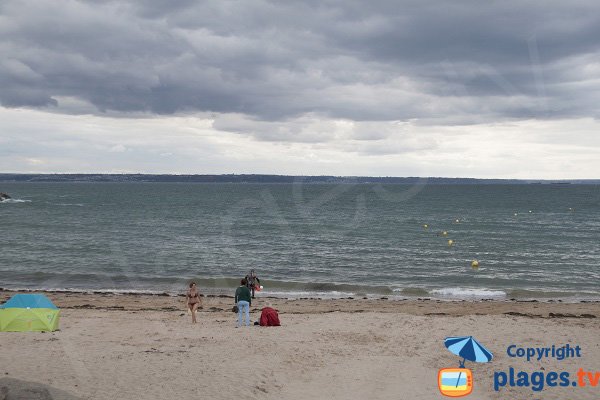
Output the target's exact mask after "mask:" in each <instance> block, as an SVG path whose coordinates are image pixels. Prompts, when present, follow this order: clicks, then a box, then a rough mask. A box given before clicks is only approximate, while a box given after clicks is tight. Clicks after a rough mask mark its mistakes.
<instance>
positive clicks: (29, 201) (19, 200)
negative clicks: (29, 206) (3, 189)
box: [0, 199, 31, 204]
mask: <svg viewBox="0 0 600 400" xmlns="http://www.w3.org/2000/svg"><path fill="white" fill-rule="evenodd" d="M5 203H7V204H11V203H13V204H14V203H31V200H21V199H6V200H2V201H0V204H5Z"/></svg>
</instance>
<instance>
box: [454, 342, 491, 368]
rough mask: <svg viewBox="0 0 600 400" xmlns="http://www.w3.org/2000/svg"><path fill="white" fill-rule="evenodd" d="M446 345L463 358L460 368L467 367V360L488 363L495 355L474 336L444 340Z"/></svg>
mask: <svg viewBox="0 0 600 400" xmlns="http://www.w3.org/2000/svg"><path fill="white" fill-rule="evenodd" d="M444 345H445V346H446V348H447V349H448V350H450V352H451V353H452V354H456V355H457V356H460V357H462V358H463V360H462V361H461V362H460V368H464V367H465V361H466V360H469V361H473V362H479V363H486V362H490V361H492V358H494V355H493V354H492V353H491V352H490V351H489V350H488V349H486V348H485V347H483V346H482V345H481V344H479V342H477V340H475V339H474V338H473V336H458V337H448V338H446V339H445V340H444Z"/></svg>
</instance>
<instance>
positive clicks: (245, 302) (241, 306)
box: [235, 278, 252, 327]
mask: <svg viewBox="0 0 600 400" xmlns="http://www.w3.org/2000/svg"><path fill="white" fill-rule="evenodd" d="M241 284H242V285H241V286H240V287H238V288H237V289H236V291H235V303H236V304H237V306H238V325H237V326H238V327H240V326H242V313H243V312H244V310H245V311H246V326H250V306H251V305H252V295H251V294H250V289H248V287H247V286H246V285H247V284H248V281H247V280H246V279H245V278H244V279H242V281H241Z"/></svg>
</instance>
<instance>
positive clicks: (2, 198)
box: [0, 192, 10, 201]
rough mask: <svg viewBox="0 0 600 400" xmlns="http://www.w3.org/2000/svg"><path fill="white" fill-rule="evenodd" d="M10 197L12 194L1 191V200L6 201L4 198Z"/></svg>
mask: <svg viewBox="0 0 600 400" xmlns="http://www.w3.org/2000/svg"><path fill="white" fill-rule="evenodd" d="M8 199H10V196H9V195H8V194H6V193H2V192H0V201H4V200H8Z"/></svg>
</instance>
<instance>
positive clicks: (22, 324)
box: [0, 294, 60, 332]
mask: <svg viewBox="0 0 600 400" xmlns="http://www.w3.org/2000/svg"><path fill="white" fill-rule="evenodd" d="M59 314H60V310H59V309H58V307H56V306H55V305H54V304H52V302H51V301H50V299H48V298H47V297H46V296H44V295H43V294H16V295H14V296H13V297H11V298H10V299H9V300H8V301H7V302H6V303H4V304H2V305H0V332H29V331H37V332H41V331H55V330H57V329H58V320H59V317H60V315H59Z"/></svg>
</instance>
